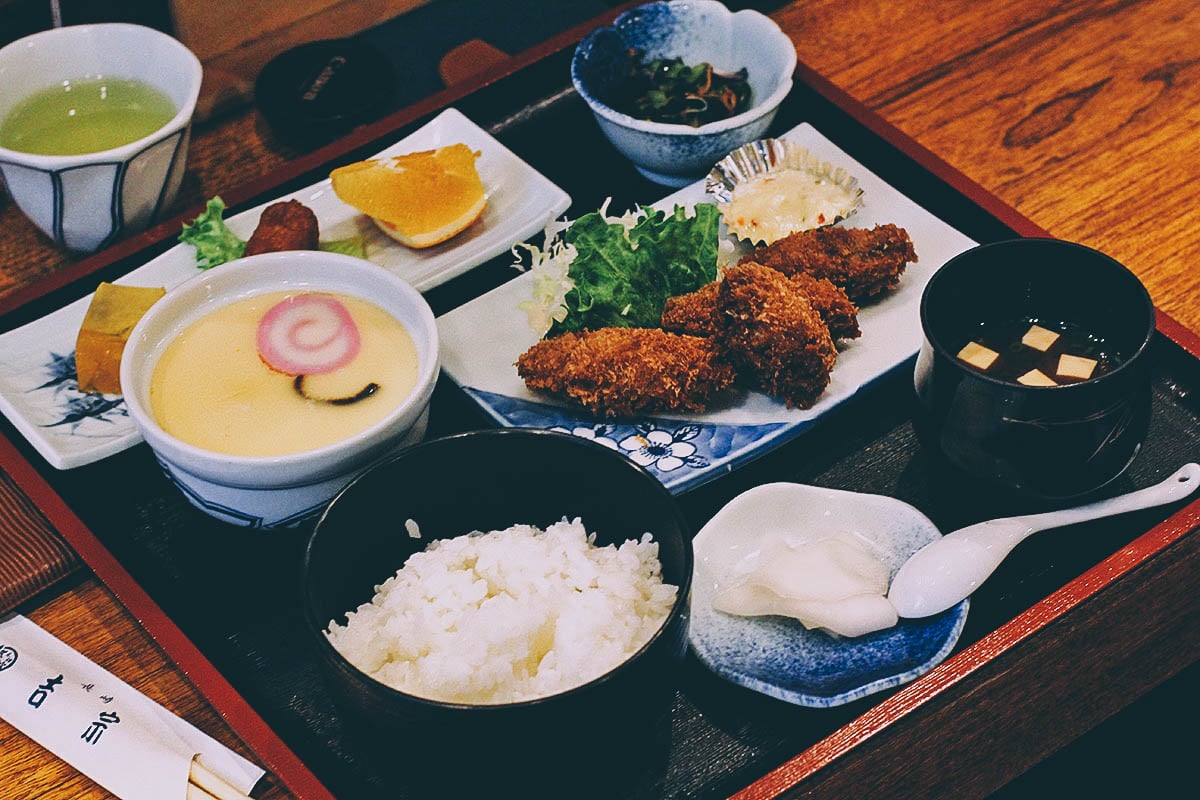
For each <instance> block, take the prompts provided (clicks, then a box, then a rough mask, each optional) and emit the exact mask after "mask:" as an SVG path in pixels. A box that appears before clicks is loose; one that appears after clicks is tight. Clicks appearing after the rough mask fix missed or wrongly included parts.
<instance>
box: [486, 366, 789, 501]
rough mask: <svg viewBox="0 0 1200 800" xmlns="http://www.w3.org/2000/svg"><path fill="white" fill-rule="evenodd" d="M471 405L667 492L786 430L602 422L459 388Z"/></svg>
mask: <svg viewBox="0 0 1200 800" xmlns="http://www.w3.org/2000/svg"><path fill="white" fill-rule="evenodd" d="M463 388H464V390H465V391H466V392H467V394H469V395H471V396H472V397H473V398H474V399H475V400H476V402H478V403H479V404H480V405H481V406H483V407H485V408H487V409H488V410H489V411H490V412H491V413H492V414H493V415H495V416H496V417H497V418H498V419H500V420H501V421H503V422H504V423H505V424H507V425H511V426H513V427H519V428H545V429H548V430H556V431H562V432H564V433H571V434H574V435H575V436H580V437H582V438H585V439H591V440H592V441H594V442H598V443H599V444H602V445H605V446H606V447H609V448H611V449H613V450H616V451H618V452H621V453H624V454H625V455H626V456H628V457H629V458H630V459H631V460H632V461H633V462H635V463H636V464H639V465H640V466H642V467H645V468H646V469H648V470H649V471H650V472H652V473H654V474H655V475H656V476H657V477H658V478H659V480H661V481H662V482H663V484H664V485H665V486H666V487H667V488H668V489H670V490H671V491H672V492H676V493H679V492H683V491H686V490H687V489H690V488H692V487H693V486H696V485H699V484H700V483H702V482H703V481H705V480H707V479H708V477H709V475H710V473H711V471H712V470H713V469H732V468H733V467H734V465H735V464H737V463H740V462H741V460H742V459H745V458H749V457H750V456H752V455H754V454H755V451H756V450H758V449H759V447H760V446H761V445H762V443H763V442H764V441H765V440H767V439H769V438H771V437H772V436H776V435H779V434H781V433H783V432H784V431H785V429H787V428H788V426H787V424H786V423H783V422H771V423H766V424H762V425H721V424H712V423H704V422H687V421H679V420H670V419H640V420H636V421H625V422H619V421H616V422H602V421H596V420H594V419H592V418H589V417H587V416H586V415H582V414H580V413H578V412H575V411H573V410H572V409H568V408H565V407H562V406H554V405H550V404H547V403H537V402H532V401H528V400H522V399H519V398H516V397H508V396H506V395H500V394H495V393H492V392H485V391H482V390H479V389H475V388H472V387H470V386H466V387H463Z"/></svg>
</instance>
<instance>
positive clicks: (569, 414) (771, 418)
mask: <svg viewBox="0 0 1200 800" xmlns="http://www.w3.org/2000/svg"><path fill="white" fill-rule="evenodd" d="M784 138H787V139H790V140H793V141H795V142H796V143H798V144H800V145H802V146H804V147H806V148H808V150H809V151H810V152H812V153H813V154H814V155H816V156H817V157H818V158H820V159H821V160H823V161H829V162H830V163H831V164H833V166H835V167H844V168H846V169H847V170H848V171H849V172H850V173H851V174H852V175H854V176H856V177H857V178H858V181H859V185H860V186H861V187H862V188H863V191H864V194H863V199H864V204H863V207H862V208H861V209H860V210H859V211H858V212H857V213H856V214H855V215H854V216H853V217H851V218H850V220H848V221H847V222H845V223H843V224H844V225H847V226H852V227H857V228H870V227H872V226H874V225H876V224H884V223H889V222H890V223H895V224H897V225H899V226H901V227H903V228H904V229H905V230H907V231H908V234H909V236H910V237H911V239H912V241H913V244H914V246H915V248H916V252H917V257H918V261H917V262H916V263H913V264H909V265H908V268H907V270H906V272H905V274H904V276H903V278H902V279H901V281H900V286H899V288H898V289H897V290H896V291H895V292H893V293H892V294H891V295H889V296H888V297H886V298H885V299H883V300H882V301H880V302H878V303H876V304H873V305H870V306H867V307H865V308H863V309H861V311H860V313H859V324H860V327H861V328H862V337H861V338H859V339H854V340H852V341H849V342H846V343H844V346H843V347H842V349H841V350H840V352H839V354H838V360H837V364H836V366H835V367H834V369H833V372H832V373H831V382H830V384H829V387H828V388H827V389H826V390H825V393H824V394H823V395H822V396H821V398H820V399H819V400H818V401H817V403H816V404H815V405H814V406H813V407H812V408H810V409H799V408H790V409H789V408H787V407H786V406H785V405H784V403H783V402H782V401H780V400H776V399H774V398H771V397H768V396H766V395H764V394H761V393H759V392H754V391H748V392H743V393H741V394H738V395H736V396H735V398H734V399H733V401H732V402H730V403H728V404H726V405H723V406H720V407H716V408H712V409H710V410H709V411H708V412H706V413H703V414H678V415H669V416H668V415H664V416H661V417H658V416H656V417H646V418H644V419H598V418H596V417H593V416H591V415H589V414H588V413H587V412H586V411H584V410H582V409H580V408H578V407H572V406H568V405H566V404H564V403H562V402H559V401H556V400H554V399H551V398H548V397H546V396H543V395H538V394H535V393H534V392H531V391H530V390H529V389H528V388H526V386H525V383H524V381H523V380H522V379H521V378H520V376H519V375H518V374H517V370H516V367H515V362H516V360H517V358H518V356H520V355H521V353H523V352H525V350H527V349H528V348H529V347H530V346H532V345H533V344H534V343H535V342H536V341H537V339H538V335H537V333H535V332H534V331H533V329H531V328H530V326H529V324H528V321H527V318H526V315H525V313H524V312H523V311H521V310H520V309H519V308H518V304H520V303H521V302H522V301H524V300H526V299H528V298H529V297H530V287H531V284H532V282H533V281H532V278H533V275H532V274H531V273H525V274H522V275H520V276H518V277H516V278H515V279H513V280H511V281H509V282H508V283H505V284H504V285H502V286H499V287H497V288H496V289H494V290H492V291H491V292H488V293H487V294H485V295H483V296H481V297H479V298H477V299H475V300H473V301H471V302H469V303H466V304H464V305H462V306H460V307H458V308H456V309H454V310H453V311H451V312H449V313H447V314H444V315H443V316H441V317H440V318H439V319H438V331H439V334H440V337H441V342H442V367H443V369H444V370H445V371H446V374H447V375H448V376H449V377H450V378H451V379H452V380H454V382H455V383H457V384H458V385H459V386H461V387H462V388H463V389H464V391H466V392H467V394H468V395H470V396H471V397H472V398H473V399H474V400H475V402H477V403H478V404H479V405H480V406H481V407H482V408H483V410H484V411H486V412H487V413H488V414H489V415H490V416H491V417H492V418H494V419H495V420H496V421H497V422H499V423H500V424H501V425H506V426H511V427H531V428H552V429H556V430H565V431H570V432H572V433H574V434H576V435H578V436H584V437H587V438H589V439H596V440H599V441H601V442H602V443H604V444H607V445H608V446H610V447H613V448H615V449H619V450H621V451H622V452H624V453H626V455H628V456H629V457H630V458H631V459H633V460H634V461H635V462H637V463H639V464H641V465H642V466H644V467H646V468H648V469H649V470H650V471H651V472H653V473H655V474H656V475H657V476H658V477H659V478H660V479H661V480H662V482H663V483H664V484H665V485H666V486H667V488H668V489H670V490H671V491H672V492H676V493H679V492H683V491H686V490H688V489H692V488H695V487H696V486H699V485H701V484H702V483H705V482H706V481H708V480H711V479H713V478H715V477H717V476H718V475H721V474H723V473H725V472H728V471H729V470H732V469H734V468H735V467H736V466H738V465H739V464H741V463H744V462H745V461H746V460H748V459H750V458H752V457H754V456H757V455H761V454H763V453H765V452H766V451H768V450H769V449H771V448H773V447H776V446H778V445H780V444H782V443H784V442H786V441H789V440H791V439H793V438H794V437H796V436H797V435H799V434H800V433H802V432H803V431H804V430H806V429H807V428H809V427H811V426H812V425H813V424H815V423H816V422H817V421H818V420H819V419H820V417H821V416H822V415H823V414H825V413H827V412H829V411H830V410H832V409H834V408H836V407H837V406H838V405H840V404H842V403H844V402H846V401H847V400H849V399H850V398H851V397H853V396H854V395H855V394H857V393H858V392H860V391H862V390H863V389H865V388H867V387H868V386H870V385H871V384H872V383H873V382H875V381H877V380H879V379H880V378H882V377H883V376H884V375H886V374H887V373H888V372H889V371H891V370H893V369H895V368H896V367H898V366H900V365H901V364H903V363H904V362H905V361H907V360H908V359H910V358H911V357H912V356H914V355H915V354H916V352H917V350H918V349H919V347H920V343H921V325H920V320H919V318H918V312H919V307H920V301H921V294H922V291H923V289H924V287H925V283H926V282H927V281H928V280H929V277H930V276H931V275H932V274H933V273H934V271H936V270H937V269H938V268H939V267H941V265H942V264H944V263H946V261H947V260H948V259H949V258H951V257H952V256H954V255H956V254H958V253H960V252H962V251H963V250H966V249H967V248H969V247H971V246H973V245H974V244H975V242H974V241H973V240H972V239H970V238H969V237H967V236H965V235H963V234H962V233H960V232H959V231H958V230H956V229H954V228H952V227H951V226H949V225H947V224H946V223H945V222H943V221H942V220H940V219H938V218H937V217H936V216H934V215H933V214H931V213H929V212H928V211H926V210H925V209H923V208H921V206H919V205H917V204H916V203H915V202H913V201H912V200H911V199H909V198H908V197H906V196H905V195H903V194H901V193H900V192H899V191H897V190H896V189H895V188H893V187H892V186H890V185H888V184H887V183H886V182H885V181H883V180H882V179H881V178H879V177H878V176H877V175H874V174H873V173H871V172H869V171H868V170H867V169H866V168H865V167H864V166H863V165H862V164H860V163H858V162H857V161H855V160H854V159H853V158H851V157H850V156H849V155H848V154H847V153H846V152H845V151H843V150H841V149H840V148H838V147H837V146H836V145H834V144H833V142H831V141H830V140H829V139H827V138H825V137H824V136H823V135H821V133H820V132H819V131H817V130H816V129H815V128H814V127H812V126H811V125H809V124H807V123H805V124H801V125H798V126H797V127H795V128H793V129H792V130H790V131H788V132H787V133H786V134H784ZM700 202H712V200H711V198H709V196H708V195H707V194H706V192H705V188H704V183H703V181H701V182H697V183H695V184H693V185H691V186H688V187H685V188H683V189H681V190H679V191H678V192H676V193H674V194H672V195H670V196H668V197H666V198H664V199H663V200H661V201H659V202H658V203H656V204H655V208H659V209H667V210H669V209H671V208H673V207H674V206H675V205H683V206H691V205H693V204H695V203H700ZM623 210H624V209H613V210H612V213H620V212H622V211H623ZM738 248H739V250H738V251H737V252H745V251H746V246H745V245H744V244H741V245H738Z"/></svg>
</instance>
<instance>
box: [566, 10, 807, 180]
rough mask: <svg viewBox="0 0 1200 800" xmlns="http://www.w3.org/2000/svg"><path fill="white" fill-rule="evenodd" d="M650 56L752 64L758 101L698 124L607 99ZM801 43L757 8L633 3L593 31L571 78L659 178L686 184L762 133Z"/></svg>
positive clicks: (603, 122)
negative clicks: (637, 112)
mask: <svg viewBox="0 0 1200 800" xmlns="http://www.w3.org/2000/svg"><path fill="white" fill-rule="evenodd" d="M631 49H636V50H640V51H642V52H644V53H645V57H646V58H648V59H652V58H682V59H683V61H684V63H686V64H688V65H689V66H694V65H696V64H699V63H701V62H707V63H709V64H712V65H713V67H714V69H716V70H717V71H718V72H736V71H737V70H739V69H742V68H743V67H744V68H745V69H746V70H747V72H748V75H749V81H750V88H751V92H752V99H751V106H750V108H749V109H747V110H746V111H743V112H742V113H740V114H737V115H735V116H733V117H730V118H729V119H724V120H719V121H717V122H710V123H707V124H705V125H701V126H699V127H696V128H693V127H691V126H688V125H672V124H668V123H663V122H648V121H645V120H640V119H637V118H635V117H631V116H629V115H628V114H623V113H621V112H619V111H615V110H613V109H612V108H610V107H608V106H607V105H605V103H604V101H603V100H602V99H601V98H604V97H606V96H607V95H608V93H609V88H610V87H611V85H612V84H613V82H614V81H616V80H617V79H619V78H620V77H621V76H622V75H623V74H624V71H625V68H626V66H627V65H628V63H629V51H630V50H631ZM795 69H796V49H795V46H794V45H793V44H792V40H791V39H789V38H788V36H787V34H785V33H784V32H783V31H782V30H780V29H779V26H778V25H776V24H775V22H773V21H772V20H771V19H770V18H769V17H767V16H765V15H764V14H761V13H760V12H758V11H753V10H748V9H747V10H742V11H738V12H736V13H735V12H732V11H730V10H729V9H728V8H726V7H725V5H724V4H722V3H719V2H716V0H667V2H654V3H648V4H646V5H643V6H638V7H636V8H632V9H630V10H628V11H626V12H624V13H623V14H621V15H620V16H619V17H617V18H616V20H615V21H614V22H613V24H612V25H611V26H605V27H602V28H597V29H596V30H594V31H592V32H591V33H589V34H588V35H587V36H586V37H585V38H584V39H583V41H581V42H580V43H579V46H578V47H577V48H576V49H575V57H574V58H573V59H572V61H571V80H572V82H574V84H575V90H576V91H577V92H578V93H579V95H580V97H582V98H583V99H584V100H585V101H586V102H587V104H588V106H589V107H591V109H592V113H593V114H595V116H596V121H597V122H598V123H599V125H600V129H601V130H602V131H604V135H605V136H607V137H608V139H609V141H611V142H612V143H613V146H615V147H616V148H617V150H619V151H620V152H621V154H622V155H624V156H625V157H626V158H628V159H629V160H630V161H632V162H633V165H634V166H635V167H637V169H638V171H639V172H641V173H642V174H643V175H645V176H646V177H647V178H649V179H650V180H652V181H654V182H655V183H659V184H663V185H666V186H672V187H681V186H686V185H688V184H690V183H693V182H695V181H697V180H699V179H701V178H703V177H704V176H705V174H707V173H708V171H709V169H711V168H712V166H713V164H715V163H717V161H719V160H720V159H721V158H723V157H724V156H725V155H726V154H728V153H729V152H731V151H732V150H734V149H736V148H738V147H740V146H741V145H743V144H745V143H746V142H750V141H753V140H755V139H760V138H762V137H763V136H764V135H765V134H766V131H767V129H768V128H769V127H770V125H771V122H772V121H773V120H774V118H775V114H776V112H777V111H778V110H779V104H780V102H782V101H783V98H784V97H786V96H787V94H788V92H789V91H791V88H792V73H793V72H794V71H795Z"/></svg>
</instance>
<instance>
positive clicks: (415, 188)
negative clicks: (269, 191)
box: [329, 144, 487, 247]
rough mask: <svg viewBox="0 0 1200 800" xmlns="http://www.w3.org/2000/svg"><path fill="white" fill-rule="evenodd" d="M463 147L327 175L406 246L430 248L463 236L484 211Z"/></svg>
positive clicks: (472, 164)
mask: <svg viewBox="0 0 1200 800" xmlns="http://www.w3.org/2000/svg"><path fill="white" fill-rule="evenodd" d="M478 157H479V153H477V152H474V151H472V150H471V148H469V147H467V146H466V145H465V144H452V145H447V146H446V147H440V148H438V149H437V150H422V151H420V152H417V153H408V154H407V155H402V156H392V157H390V158H383V159H373V160H370V161H359V162H356V163H354V164H347V165H346V166H344V167H339V168H337V169H335V170H334V171H333V172H331V173H330V174H329V178H330V180H331V181H332V183H333V191H334V192H335V193H336V194H337V196H338V197H340V198H341V199H342V200H343V201H345V202H346V203H349V204H350V205H352V206H354V207H355V208H357V209H358V210H359V211H361V212H363V213H364V214H366V215H367V216H369V217H371V218H373V219H374V220H375V222H376V223H377V224H378V225H379V227H380V228H381V229H382V230H383V232H384V233H386V234H387V235H389V236H391V237H392V238H393V239H395V240H396V241H398V242H400V243H402V244H405V245H408V246H409V247H430V246H432V245H435V244H440V243H441V242H444V241H446V240H447V239H449V238H450V237H451V236H454V235H455V234H457V233H460V232H462V231H463V230H464V229H466V227H467V226H468V225H470V224H471V223H472V222H474V221H475V220H476V219H478V218H479V215H480V214H482V213H483V209H484V207H485V206H487V197H486V196H485V195H484V191H483V181H481V180H480V179H479V173H478V172H477V171H476V169H475V159H476V158H478Z"/></svg>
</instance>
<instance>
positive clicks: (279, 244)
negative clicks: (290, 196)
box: [245, 200, 319, 256]
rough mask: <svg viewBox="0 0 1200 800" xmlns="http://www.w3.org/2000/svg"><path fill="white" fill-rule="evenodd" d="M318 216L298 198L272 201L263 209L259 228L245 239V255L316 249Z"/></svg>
mask: <svg viewBox="0 0 1200 800" xmlns="http://www.w3.org/2000/svg"><path fill="white" fill-rule="evenodd" d="M318 233H319V231H318V228H317V215H316V214H314V213H313V211H312V209H311V208H309V207H308V206H306V205H304V204H303V203H301V202H300V201H298V200H287V201H284V202H280V203H272V204H271V205H269V206H267V207H266V208H264V209H263V213H262V216H261V217H260V218H259V220H258V227H256V228H255V229H254V233H252V234H250V241H248V242H246V250H245V255H248V256H252V255H257V254H258V253H274V252H277V251H280V250H316V249H317V236H318Z"/></svg>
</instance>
